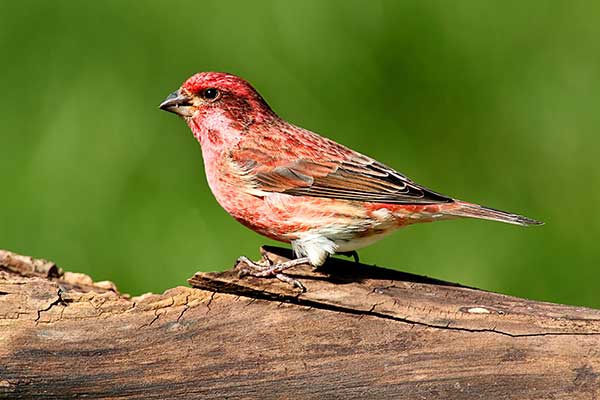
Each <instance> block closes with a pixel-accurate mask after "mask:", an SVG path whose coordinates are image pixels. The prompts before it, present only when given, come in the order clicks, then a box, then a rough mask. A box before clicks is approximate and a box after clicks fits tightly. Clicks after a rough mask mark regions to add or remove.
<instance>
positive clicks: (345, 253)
mask: <svg viewBox="0 0 600 400" xmlns="http://www.w3.org/2000/svg"><path fill="white" fill-rule="evenodd" d="M338 254H340V255H342V256H346V257H352V258H354V262H355V263H359V262H360V259H359V258H358V252H357V251H356V250H352V251H342V252H341V253H338Z"/></svg>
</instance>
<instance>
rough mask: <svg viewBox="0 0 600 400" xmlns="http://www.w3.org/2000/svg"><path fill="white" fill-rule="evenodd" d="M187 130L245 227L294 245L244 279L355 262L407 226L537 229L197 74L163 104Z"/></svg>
mask: <svg viewBox="0 0 600 400" xmlns="http://www.w3.org/2000/svg"><path fill="white" fill-rule="evenodd" d="M159 108H160V109H162V110H165V111H168V112H171V113H174V114H177V115H178V116H180V117H181V118H183V120H184V121H185V122H186V123H187V125H188V126H189V128H190V129H191V131H192V133H193V135H194V137H195V138H196V140H197V141H198V142H199V144H200V147H201V151H202V157H203V159H204V169H205V173H206V178H207V182H208V185H209V187H210V189H211V191H212V193H213V195H214V197H215V198H216V200H217V202H218V203H219V204H220V205H221V207H223V208H224V209H225V211H227V213H229V214H230V215H231V216H232V217H233V218H235V219H236V220H237V221H239V222H240V223H241V224H243V225H245V226H246V227H248V228H250V229H252V230H253V231H255V232H257V233H259V234H262V235H264V236H266V237H268V238H271V239H274V240H277V241H280V242H286V243H290V244H291V246H292V249H293V251H294V254H295V256H296V258H295V259H291V260H288V261H285V262H278V263H276V262H273V261H271V260H269V259H265V258H264V257H263V259H262V260H260V261H258V262H254V261H251V260H250V259H248V258H247V257H245V256H241V257H240V258H239V259H238V262H240V263H243V264H245V267H244V268H243V269H242V271H241V272H242V273H243V274H244V275H252V276H256V277H276V278H278V279H279V280H281V281H284V282H287V283H289V284H291V285H293V286H296V287H298V288H300V289H301V290H303V291H304V290H306V288H305V287H304V285H303V284H302V283H301V282H299V281H298V280H295V279H292V278H291V277H290V276H288V275H286V274H285V271H286V270H288V269H289V268H292V267H294V266H297V265H301V264H310V265H311V266H313V267H315V268H317V267H319V266H322V265H323V264H324V263H325V261H326V260H327V259H328V258H329V257H330V256H333V255H334V254H352V255H357V253H356V251H357V250H358V249H360V248H363V247H365V246H368V245H370V244H372V243H374V242H376V241H378V240H380V239H382V238H384V237H386V236H388V235H389V234H390V233H392V232H394V231H395V230H397V229H399V228H401V227H405V226H408V225H412V224H416V223H424V222H433V221H441V220H448V219H455V218H462V217H466V218H478V219H485V220H492V221H500V222H505V223H509V224H515V225H521V226H530V225H541V224H543V223H542V222H540V221H537V220H534V219H531V218H528V217H525V216H522V215H518V214H513V213H509V212H505V211H501V210H496V209H492V208H488V207H484V206H481V205H478V204H474V203H469V202H465V201H461V200H458V199H455V198H453V197H450V196H446V195H443V194H440V193H438V192H435V191H433V190H431V189H428V188H426V187H425V186H422V185H420V184H418V183H416V182H414V181H413V180H411V179H410V178H409V177H407V176H406V175H404V174H402V173H400V172H398V171H397V170H395V169H394V168H392V167H389V166H387V165H385V164H383V163H381V162H379V161H377V160H375V159H374V158H371V157H369V156H367V155H364V154H362V153H359V152H357V151H354V150H352V149H350V148H348V147H346V146H344V145H342V144H339V143H337V142H335V141H333V140H331V139H328V138H326V137H323V136H321V135H319V134H317V133H315V132H312V131H310V130H307V129H304V128H301V127H299V126H295V125H293V124H291V123H289V122H287V121H285V120H284V119H282V118H280V117H279V116H278V115H277V114H276V113H275V112H274V111H273V110H272V109H271V107H270V106H269V105H268V104H267V102H266V101H265V100H264V99H263V97H262V96H261V95H260V94H259V93H258V92H257V91H256V90H255V89H254V88H253V87H252V85H251V84H250V83H248V82H247V81H245V80H244V79H242V78H240V77H238V76H236V75H232V74H229V73H224V72H200V73H197V74H194V75H193V76H191V77H190V78H188V79H187V80H186V81H184V82H183V84H182V85H181V86H180V88H179V89H178V90H176V91H175V92H173V93H171V94H170V95H169V96H168V97H167V98H166V99H165V100H164V101H163V102H162V103H161V104H160V106H159Z"/></svg>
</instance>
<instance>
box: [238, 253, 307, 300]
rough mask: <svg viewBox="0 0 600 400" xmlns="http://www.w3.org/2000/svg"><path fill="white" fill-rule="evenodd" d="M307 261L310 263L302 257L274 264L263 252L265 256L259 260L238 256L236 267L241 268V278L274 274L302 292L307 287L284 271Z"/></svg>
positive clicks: (265, 276)
mask: <svg viewBox="0 0 600 400" xmlns="http://www.w3.org/2000/svg"><path fill="white" fill-rule="evenodd" d="M305 263H308V259H306V258H300V259H295V260H290V261H286V262H282V263H277V264H274V263H273V262H272V261H271V260H270V259H269V258H268V257H267V256H266V255H265V254H263V258H262V259H261V260H260V261H258V262H255V261H252V260H250V259H249V258H248V257H245V256H241V257H238V259H237V264H236V268H237V269H239V273H238V276H239V277H240V278H242V277H244V276H247V275H250V276H255V277H258V278H268V277H273V276H274V277H275V278H277V279H279V280H280V281H282V282H285V283H287V284H289V285H291V286H292V287H295V288H298V289H300V290H301V291H302V292H305V291H306V287H304V285H303V284H302V283H301V282H300V281H299V280H297V279H294V278H291V277H289V276H287V275H286V274H284V273H283V272H282V271H284V270H286V269H288V268H291V267H294V266H296V265H300V264H305Z"/></svg>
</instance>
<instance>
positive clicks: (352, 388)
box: [0, 248, 600, 399]
mask: <svg viewBox="0 0 600 400" xmlns="http://www.w3.org/2000/svg"><path fill="white" fill-rule="evenodd" d="M266 250H267V251H268V252H269V254H271V257H287V256H289V253H287V251H285V250H282V249H275V248H267V249H266ZM293 275H294V276H295V277H296V278H298V279H300V280H301V281H302V282H303V283H304V285H305V286H306V287H307V289H308V291H307V292H306V293H302V294H301V293H299V292H298V291H297V290H293V289H291V288H290V287H288V286H287V285H285V284H283V283H281V282H279V281H277V280H275V279H257V278H251V277H244V278H241V279H240V278H239V277H238V276H237V271H235V270H232V271H226V272H222V273H198V274H196V275H195V276H194V277H192V278H191V279H190V283H191V284H192V286H194V288H189V287H177V288H174V289H170V290H167V291H166V292H165V293H163V294H161V295H156V294H148V295H144V296H139V297H133V298H129V297H127V296H123V295H121V294H119V293H118V292H117V290H116V288H115V287H114V285H112V284H111V283H109V282H100V283H94V282H92V281H91V279H89V278H88V277H87V276H85V275H81V274H72V273H63V272H62V271H61V270H60V269H59V268H58V267H56V265H55V264H54V263H51V262H46V261H43V260H42V261H40V260H34V259H30V258H27V257H23V256H18V255H14V254H12V253H9V252H6V251H0V398H41V399H58V398H78V397H86V398H111V399H117V398H118V399H168V398H182V399H196V398H202V399H224V398H227V399H238V398H239V399H252V398H258V399H271V398H272V399H296V398H303V399H359V398H360V399H363V398H373V399H381V398H393V399H597V398H599V392H600V383H599V380H598V379H599V377H598V371H600V311H597V310H592V309H588V308H583V307H570V306H564V305H557V304H551V303H543V302H535V301H530V300H525V299H520V298H515V297H510V296H504V295H501V294H496V293H491V292H486V291H481V290H477V289H473V288H467V287H463V286H460V285H457V284H452V283H447V282H442V281H438V280H435V279H430V278H427V277H422V276H416V275H411V274H405V273H402V272H397V271H392V270H388V269H383V268H377V267H372V266H366V265H362V264H355V263H353V262H349V261H344V260H333V261H332V262H329V263H328V264H326V267H325V268H324V269H323V270H320V271H313V270H312V269H310V268H308V267H299V268H296V269H294V271H293Z"/></svg>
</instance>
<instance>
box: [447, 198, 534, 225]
mask: <svg viewBox="0 0 600 400" xmlns="http://www.w3.org/2000/svg"><path fill="white" fill-rule="evenodd" d="M455 204H456V205H457V206H458V207H456V208H454V209H451V210H448V211H447V212H446V213H447V214H449V215H454V216H457V217H467V218H479V219H487V220H490V221H499V222H506V223H507V224H514V225H521V226H531V225H543V224H544V223H543V222H541V221H536V220H535V219H531V218H527V217H524V216H522V215H518V214H511V213H508V212H505V211H500V210H495V209H493V208H488V207H483V206H480V205H477V204H471V203H466V202H462V201H457V202H456V203H455Z"/></svg>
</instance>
